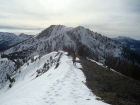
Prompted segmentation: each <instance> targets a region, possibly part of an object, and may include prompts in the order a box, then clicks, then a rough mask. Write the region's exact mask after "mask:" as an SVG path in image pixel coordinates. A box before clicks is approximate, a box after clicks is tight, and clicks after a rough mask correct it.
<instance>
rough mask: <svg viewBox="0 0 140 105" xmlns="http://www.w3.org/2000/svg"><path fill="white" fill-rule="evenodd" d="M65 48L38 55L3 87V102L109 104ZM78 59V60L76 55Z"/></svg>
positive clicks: (5, 104)
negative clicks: (95, 91) (93, 89)
mask: <svg viewBox="0 0 140 105" xmlns="http://www.w3.org/2000/svg"><path fill="white" fill-rule="evenodd" d="M66 55H67V53H65V52H62V51H61V52H59V53H57V52H52V53H50V54H47V55H44V56H42V57H39V55H38V56H35V57H34V60H31V59H30V60H29V61H28V62H27V63H25V64H24V65H23V66H21V68H20V69H19V71H20V72H18V73H17V74H16V75H14V76H13V78H14V79H15V82H14V83H12V84H11V85H12V87H11V88H9V84H10V82H9V81H7V82H6V85H4V86H3V88H2V89H1V90H0V105H31V104H33V105H92V104H95V105H107V104H106V103H104V102H102V101H98V100H96V96H95V95H94V94H93V93H91V91H90V90H89V89H88V88H87V86H86V85H85V82H86V81H85V80H86V79H85V76H84V74H83V72H82V71H81V70H80V69H79V68H82V66H81V65H80V63H76V66H74V65H73V64H72V58H71V57H70V56H66ZM77 60H79V59H78V58H77Z"/></svg>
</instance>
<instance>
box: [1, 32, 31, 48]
mask: <svg viewBox="0 0 140 105" xmlns="http://www.w3.org/2000/svg"><path fill="white" fill-rule="evenodd" d="M31 37H33V36H32V35H26V34H23V33H22V34H20V35H16V34H14V33H8V32H0V51H1V50H4V49H6V48H8V47H10V46H12V45H15V44H17V43H20V42H22V41H24V40H27V39H29V38H31Z"/></svg>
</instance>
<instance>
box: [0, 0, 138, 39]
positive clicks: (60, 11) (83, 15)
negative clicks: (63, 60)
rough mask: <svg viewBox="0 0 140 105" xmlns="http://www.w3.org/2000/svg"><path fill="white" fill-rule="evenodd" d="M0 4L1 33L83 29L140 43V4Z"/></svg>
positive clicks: (36, 0) (134, 0)
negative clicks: (63, 27) (59, 27)
mask: <svg viewBox="0 0 140 105" xmlns="http://www.w3.org/2000/svg"><path fill="white" fill-rule="evenodd" d="M0 4H1V5H0V25H1V26H0V29H4V28H5V29H10V30H11V29H12V30H14V29H16V30H17V29H19V30H39V29H42V28H46V27H48V26H50V25H52V24H63V25H66V26H70V27H76V26H78V25H82V26H84V27H86V28H90V29H92V30H93V31H97V32H99V33H101V34H103V35H107V36H109V37H115V36H120V35H123V36H131V37H133V38H136V37H137V38H138V37H139V39H140V30H139V28H140V22H139V21H140V1H139V0H107V1H104V0H88V1H85V0H20V1H19V0H0ZM27 26H28V27H29V28H27ZM24 27H25V28H24ZM32 27H33V28H32ZM36 27H39V28H36Z"/></svg>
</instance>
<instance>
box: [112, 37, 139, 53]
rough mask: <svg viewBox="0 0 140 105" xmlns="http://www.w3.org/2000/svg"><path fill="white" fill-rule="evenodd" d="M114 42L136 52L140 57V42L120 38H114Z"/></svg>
mask: <svg viewBox="0 0 140 105" xmlns="http://www.w3.org/2000/svg"><path fill="white" fill-rule="evenodd" d="M112 39H113V40H114V41H116V42H118V43H119V44H121V45H122V46H123V47H125V48H126V49H128V50H130V51H133V52H135V53H136V54H138V55H140V40H135V39H132V38H129V37H123V36H119V37H116V38H112Z"/></svg>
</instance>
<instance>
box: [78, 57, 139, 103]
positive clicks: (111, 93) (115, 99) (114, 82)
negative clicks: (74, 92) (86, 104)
mask: <svg viewBox="0 0 140 105" xmlns="http://www.w3.org/2000/svg"><path fill="white" fill-rule="evenodd" d="M79 58H80V62H81V65H82V67H83V68H82V71H83V72H84V74H85V76H86V85H87V86H88V87H89V88H90V89H91V90H92V92H93V93H94V94H96V95H97V96H99V97H100V98H101V99H100V98H98V99H99V100H104V101H105V102H107V103H109V104H111V105H139V103H140V98H139V97H140V82H139V81H136V80H134V79H132V78H129V77H127V76H124V75H122V74H120V73H118V72H116V71H115V70H113V69H110V70H109V69H107V67H106V66H104V65H103V64H100V63H99V62H96V61H94V60H91V59H85V58H83V57H79ZM123 66H124V67H125V65H123Z"/></svg>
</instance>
